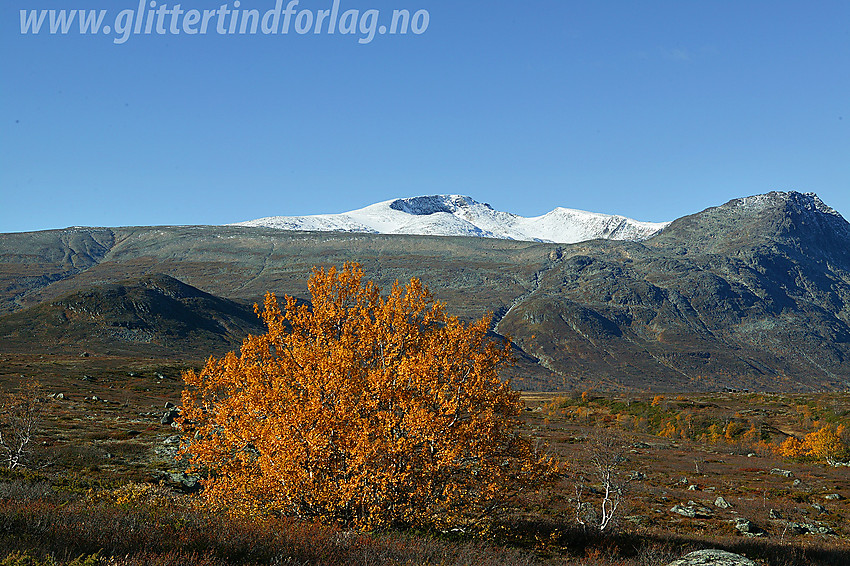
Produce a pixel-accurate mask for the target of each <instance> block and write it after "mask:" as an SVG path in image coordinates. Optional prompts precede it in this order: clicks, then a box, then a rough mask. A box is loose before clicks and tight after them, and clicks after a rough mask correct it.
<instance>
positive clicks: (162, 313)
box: [0, 274, 264, 358]
mask: <svg viewBox="0 0 850 566" xmlns="http://www.w3.org/2000/svg"><path fill="white" fill-rule="evenodd" d="M263 330H264V329H263V325H262V324H261V322H260V320H259V318H258V317H257V315H256V314H255V313H254V310H253V307H252V306H251V305H245V304H241V303H237V302H234V301H230V300H227V299H221V298H218V297H214V296H212V295H210V294H208V293H204V292H203V291H200V290H198V289H196V288H194V287H192V286H190V285H186V284H184V283H181V282H180V281H178V280H176V279H174V278H172V277H169V276H167V275H160V274H156V275H152V276H147V277H142V278H140V279H135V280H131V281H123V282H120V283H115V284H103V285H98V286H95V287H92V288H89V289H86V290H83V291H79V292H75V293H71V294H69V295H65V296H63V297H61V298H59V299H57V300H55V301H48V302H45V303H42V304H40V305H37V306H34V307H31V308H28V309H25V310H23V311H19V312H16V313H13V314H8V315H6V316H3V317H0V350H5V351H26V350H28V349H33V348H36V349H37V350H38V351H41V352H44V353H46V354H51V353H82V352H83V351H86V352H91V353H98V354H108V355H138V356H150V357H184V358H185V357H187V353H188V352H192V351H196V352H200V353H202V354H201V356H200V357H201V358H203V357H204V356H207V355H211V354H223V353H224V352H227V351H229V350H233V349H235V348H238V347H239V345H240V344H241V343H242V340H243V339H244V338H245V336H247V335H248V334H249V333H253V334H257V333H260V332H262V331H263ZM36 345H37V346H36Z"/></svg>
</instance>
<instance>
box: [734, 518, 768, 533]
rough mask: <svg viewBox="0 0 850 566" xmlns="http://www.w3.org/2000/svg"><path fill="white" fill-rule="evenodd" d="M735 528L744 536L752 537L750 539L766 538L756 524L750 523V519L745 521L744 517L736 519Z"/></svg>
mask: <svg viewBox="0 0 850 566" xmlns="http://www.w3.org/2000/svg"><path fill="white" fill-rule="evenodd" d="M735 528H736V529H737V530H738V532H739V533H741V534H742V535H746V536H750V537H761V536H764V531H763V530H762V529H760V528H759V527H757V526H756V525H755V523H753V522H752V521H750V520H749V519H744V518H743V517H739V518H738V519H735Z"/></svg>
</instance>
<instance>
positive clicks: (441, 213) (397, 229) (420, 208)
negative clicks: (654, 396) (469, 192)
mask: <svg viewBox="0 0 850 566" xmlns="http://www.w3.org/2000/svg"><path fill="white" fill-rule="evenodd" d="M236 225H237V226H263V227H268V228H277V229H282V230H305V231H334V232H366V233H374V234H418V235H431V236H478V237H486V238H505V239H509V240H525V241H537V242H557V243H573V242H581V241H585V240H594V239H598V238H603V239H611V240H643V239H646V238H648V237H650V236H652V235H653V234H655V233H657V232H659V231H660V230H662V229H663V228H664V226H666V223H653V222H638V221H636V220H632V219H630V218H626V217H624V216H612V215H608V214H597V213H593V212H584V211H581V210H572V209H567V208H556V209H555V210H553V211H551V212H549V213H547V214H544V215H543V216H537V217H534V218H525V217H523V216H518V215H516V214H511V213H509V212H500V211H498V210H494V209H493V208H492V207H491V206H490V205H489V204H484V203H480V202H477V201H475V200H473V199H472V198H470V197H465V196H459V195H436V196H423V197H413V198H406V199H396V200H388V201H385V202H380V203H377V204H373V205H370V206H367V207H365V208H361V209H359V210H352V211H350V212H344V213H341V214H319V215H313V216H272V217H268V218H260V219H257V220H249V221H247V222H240V223H238V224H236Z"/></svg>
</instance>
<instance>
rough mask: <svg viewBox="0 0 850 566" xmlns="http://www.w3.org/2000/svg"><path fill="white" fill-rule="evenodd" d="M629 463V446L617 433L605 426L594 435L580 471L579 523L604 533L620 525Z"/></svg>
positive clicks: (628, 478)
mask: <svg viewBox="0 0 850 566" xmlns="http://www.w3.org/2000/svg"><path fill="white" fill-rule="evenodd" d="M626 462H627V458H626V449H625V447H624V446H623V443H622V441H621V439H620V438H619V437H618V436H616V435H615V434H614V433H613V432H611V431H610V430H608V429H602V430H600V431H598V432H596V433H595V434H594V435H592V436H591V437H590V439H589V440H588V444H587V447H586V450H585V459H584V461H583V462H581V463H580V464H579V466H580V468H581V469H580V470H579V471H578V473H577V474H576V481H575V495H576V497H575V511H576V514H575V517H576V522H578V523H579V524H580V525H582V526H584V527H586V528H593V529H596V530H599V531H600V532H609V531H611V530H612V529H613V528H614V527H615V526H616V521H617V519H618V517H619V515H620V512H621V506H622V504H623V501H624V498H625V496H626V494H627V490H628V486H629V483H630V481H631V476H630V475H627V473H626V470H625V469H624V466H623V465H624V464H625V463H626Z"/></svg>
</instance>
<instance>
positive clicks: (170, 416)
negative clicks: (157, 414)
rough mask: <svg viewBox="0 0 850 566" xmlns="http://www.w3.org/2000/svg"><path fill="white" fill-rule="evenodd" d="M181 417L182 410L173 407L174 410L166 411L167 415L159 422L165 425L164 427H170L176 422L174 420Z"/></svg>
mask: <svg viewBox="0 0 850 566" xmlns="http://www.w3.org/2000/svg"><path fill="white" fill-rule="evenodd" d="M179 416H180V408H179V407H173V408H171V409H168V410H167V411H165V413H164V414H163V415H162V418H161V419H160V420H159V422H160V423H161V424H164V425H170V424H172V423H173V422H174V419H176V418H177V417H179Z"/></svg>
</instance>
